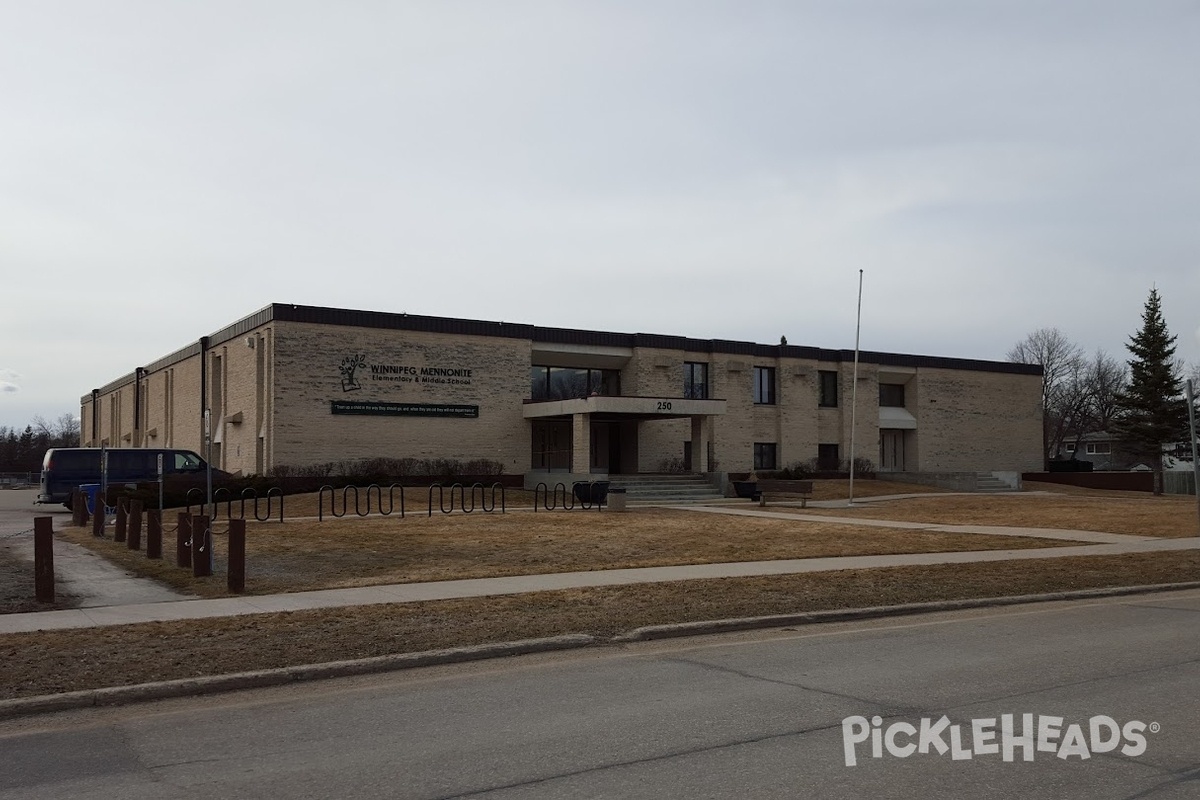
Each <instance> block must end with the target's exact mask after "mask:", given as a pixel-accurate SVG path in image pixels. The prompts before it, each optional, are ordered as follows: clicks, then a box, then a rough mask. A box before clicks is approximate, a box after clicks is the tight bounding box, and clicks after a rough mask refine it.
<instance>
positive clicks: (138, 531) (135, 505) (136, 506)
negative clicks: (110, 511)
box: [126, 499, 142, 550]
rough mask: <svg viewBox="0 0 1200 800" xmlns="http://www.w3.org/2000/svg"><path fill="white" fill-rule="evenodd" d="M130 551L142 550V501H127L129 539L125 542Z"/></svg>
mask: <svg viewBox="0 0 1200 800" xmlns="http://www.w3.org/2000/svg"><path fill="white" fill-rule="evenodd" d="M126 545H128V547H129V549H130V550H141V549H142V501H141V500H137V499H133V500H130V501H129V539H128V541H127V542H126Z"/></svg>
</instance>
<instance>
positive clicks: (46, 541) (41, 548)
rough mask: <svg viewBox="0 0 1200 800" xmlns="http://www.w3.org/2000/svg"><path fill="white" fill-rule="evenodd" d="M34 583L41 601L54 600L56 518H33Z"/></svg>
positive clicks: (51, 601) (35, 590)
mask: <svg viewBox="0 0 1200 800" xmlns="http://www.w3.org/2000/svg"><path fill="white" fill-rule="evenodd" d="M33 585H34V594H35V595H36V596H37V600H38V602H39V603H53V602H54V520H53V519H52V518H51V517H34V518H33Z"/></svg>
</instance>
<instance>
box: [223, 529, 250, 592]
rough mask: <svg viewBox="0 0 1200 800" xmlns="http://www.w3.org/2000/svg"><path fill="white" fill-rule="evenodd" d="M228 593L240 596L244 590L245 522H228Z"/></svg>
mask: <svg viewBox="0 0 1200 800" xmlns="http://www.w3.org/2000/svg"><path fill="white" fill-rule="evenodd" d="M226 578H227V585H228V587H229V591H230V592H232V593H233V594H241V593H242V592H243V591H245V590H246V520H244V519H231V520H229V570H228V572H227V573H226Z"/></svg>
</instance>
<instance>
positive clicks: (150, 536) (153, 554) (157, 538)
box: [146, 508, 162, 558]
mask: <svg viewBox="0 0 1200 800" xmlns="http://www.w3.org/2000/svg"><path fill="white" fill-rule="evenodd" d="M146 558H162V511H160V510H159V509H157V508H152V509H150V510H149V511H147V512H146Z"/></svg>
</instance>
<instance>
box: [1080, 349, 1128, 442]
mask: <svg viewBox="0 0 1200 800" xmlns="http://www.w3.org/2000/svg"><path fill="white" fill-rule="evenodd" d="M1087 379H1088V383H1089V384H1090V385H1091V387H1092V398H1091V404H1090V406H1091V407H1090V408H1089V415H1088V419H1087V421H1086V425H1085V428H1086V429H1087V430H1085V431H1084V432H1085V433H1086V432H1090V431H1107V430H1108V429H1109V428H1110V427H1111V425H1112V421H1113V418H1114V416H1115V415H1116V412H1117V396H1118V395H1119V394H1120V393H1121V392H1122V391H1123V390H1124V389H1125V384H1126V383H1128V382H1129V368H1128V367H1127V366H1126V365H1125V362H1124V361H1121V360H1120V359H1119V358H1115V357H1114V356H1110V355H1109V354H1108V353H1106V352H1104V351H1103V350H1097V351H1096V354H1095V355H1094V356H1092V360H1091V361H1090V362H1088V365H1087Z"/></svg>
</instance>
